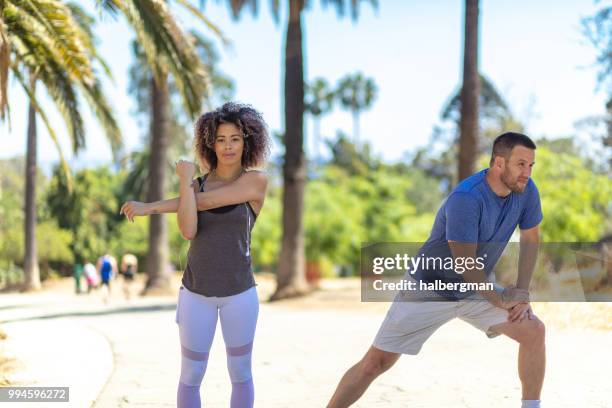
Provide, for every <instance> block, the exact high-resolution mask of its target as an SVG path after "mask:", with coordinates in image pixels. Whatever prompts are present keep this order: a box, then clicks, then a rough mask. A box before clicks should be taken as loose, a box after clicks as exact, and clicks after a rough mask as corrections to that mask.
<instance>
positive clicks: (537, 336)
mask: <svg viewBox="0 0 612 408" xmlns="http://www.w3.org/2000/svg"><path fill="white" fill-rule="evenodd" d="M491 330H494V331H496V332H498V333H501V334H504V335H506V336H508V337H510V338H511V339H514V340H516V341H517V342H518V343H519V356H518V371H519V378H520V380H521V384H522V388H523V400H539V399H540V393H541V391H542V384H543V383H544V371H545V367H546V347H545V342H544V338H545V328H544V323H542V322H541V321H540V320H539V319H538V318H537V317H536V318H535V319H534V320H527V319H525V320H523V321H522V322H520V323H516V322H515V323H510V322H508V323H502V324H498V325H496V326H493V327H491Z"/></svg>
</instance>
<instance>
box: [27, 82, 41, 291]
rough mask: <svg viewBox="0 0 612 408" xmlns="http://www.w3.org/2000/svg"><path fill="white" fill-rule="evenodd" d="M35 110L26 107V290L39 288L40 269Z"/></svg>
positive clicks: (33, 85)
mask: <svg viewBox="0 0 612 408" xmlns="http://www.w3.org/2000/svg"><path fill="white" fill-rule="evenodd" d="M30 84H31V86H32V91H33V92H35V91H36V89H35V88H36V80H35V79H31V80H30ZM36 139H37V134H36V110H35V109H34V104H33V102H30V106H29V109H28V145H27V151H26V167H25V179H26V188H25V209H24V210H25V224H24V225H25V231H24V232H25V234H24V235H25V259H24V266H23V269H24V274H25V282H24V287H23V289H24V290H26V291H32V290H39V289H40V287H41V285H40V270H39V268H38V255H37V252H36Z"/></svg>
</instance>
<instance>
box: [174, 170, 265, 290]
mask: <svg viewBox="0 0 612 408" xmlns="http://www.w3.org/2000/svg"><path fill="white" fill-rule="evenodd" d="M207 176H208V174H206V175H204V176H203V177H198V178H197V181H198V183H199V186H200V188H199V191H203V190H204V182H205V181H206V177H207ZM255 218H256V215H255V212H254V211H253V208H252V207H251V205H250V204H249V203H242V204H234V205H228V206H225V207H220V208H214V209H212V210H207V211H198V231H197V233H196V236H195V238H193V239H192V240H191V244H190V246H189V254H188V255H187V266H186V268H185V272H184V273H183V280H182V283H183V285H184V286H185V287H186V288H187V289H188V290H190V291H192V292H195V293H199V294H201V295H204V296H217V297H221V296H232V295H236V294H238V293H241V292H244V291H245V290H247V289H250V288H252V287H253V286H255V279H254V278H253V270H252V267H251V251H250V246H251V231H252V229H253V225H254V224H255Z"/></svg>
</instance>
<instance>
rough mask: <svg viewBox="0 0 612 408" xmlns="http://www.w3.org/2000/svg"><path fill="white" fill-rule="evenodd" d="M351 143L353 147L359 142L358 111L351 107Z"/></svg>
mask: <svg viewBox="0 0 612 408" xmlns="http://www.w3.org/2000/svg"><path fill="white" fill-rule="evenodd" d="M353 143H354V144H355V147H357V144H358V143H359V111H358V110H357V109H353Z"/></svg>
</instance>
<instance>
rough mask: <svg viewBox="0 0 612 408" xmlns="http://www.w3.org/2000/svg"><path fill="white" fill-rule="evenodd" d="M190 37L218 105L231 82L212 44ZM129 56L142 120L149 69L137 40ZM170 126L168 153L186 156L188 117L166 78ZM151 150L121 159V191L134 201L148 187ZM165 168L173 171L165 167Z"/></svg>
mask: <svg viewBox="0 0 612 408" xmlns="http://www.w3.org/2000/svg"><path fill="white" fill-rule="evenodd" d="M189 35H191V36H193V38H194V41H195V47H196V50H197V52H198V55H199V56H200V59H201V60H202V62H203V63H204V65H205V67H206V70H207V71H208V72H209V73H210V82H211V84H212V93H211V95H210V100H211V103H212V105H213V106H218V105H220V104H222V103H224V102H227V101H229V100H231V99H232V97H233V94H234V89H235V87H234V82H233V81H232V79H231V78H230V77H228V76H226V75H225V74H224V73H223V72H221V71H220V70H219V68H218V66H217V65H218V59H219V54H218V52H217V49H216V47H215V45H214V43H213V42H212V41H210V40H208V39H207V38H205V37H203V36H202V35H200V34H199V33H197V32H194V31H190V32H189ZM132 55H133V57H134V62H133V63H132V65H131V66H130V69H129V93H130V94H131V95H132V96H133V97H134V99H135V100H136V106H137V109H136V113H137V115H138V117H139V118H143V119H146V120H149V119H150V116H151V87H150V83H151V78H152V73H151V69H150V68H149V66H148V65H147V61H146V59H145V56H144V52H143V50H142V47H141V46H140V45H139V44H138V42H137V41H133V42H132ZM169 90H170V112H171V113H172V114H171V115H170V128H171V133H172V135H173V137H172V140H171V141H170V146H169V148H168V149H169V154H170V155H171V156H172V157H181V156H186V155H189V154H190V153H191V150H192V149H190V147H189V145H190V143H191V141H192V139H193V136H192V127H193V124H192V121H191V118H189V117H187V115H185V112H184V110H183V106H182V104H180V103H179V100H178V98H177V96H179V93H178V90H177V86H176V85H175V84H174V80H173V78H172V77H170V82H169ZM150 155H151V150H150V147H148V146H147V147H145V148H144V149H142V150H141V151H137V152H133V153H132V154H130V156H129V157H126V158H125V159H124V163H125V164H127V165H128V166H129V168H130V170H129V174H128V175H127V178H126V180H125V183H124V185H123V187H122V190H123V192H124V193H123V194H122V195H129V196H131V197H134V198H135V199H137V200H140V201H144V200H146V194H147V191H148V189H149V181H150V177H149V168H148V163H149V162H150ZM166 170H167V171H173V170H174V169H173V168H172V167H171V166H168V168H167V169H166Z"/></svg>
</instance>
